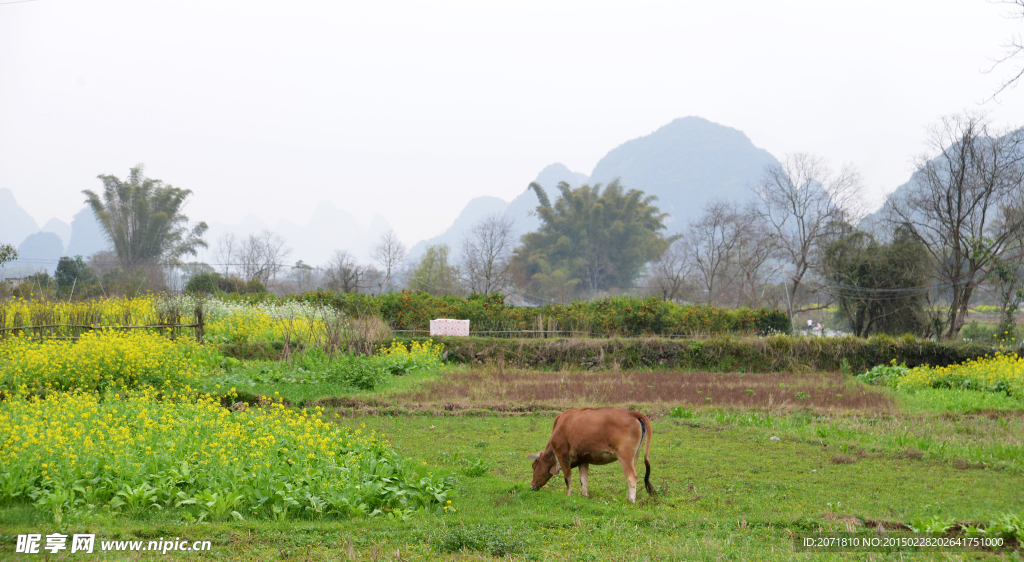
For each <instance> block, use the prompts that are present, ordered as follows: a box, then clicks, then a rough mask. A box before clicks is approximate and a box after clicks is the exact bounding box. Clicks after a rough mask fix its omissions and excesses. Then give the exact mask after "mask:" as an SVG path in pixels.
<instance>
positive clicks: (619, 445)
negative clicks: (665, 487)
mask: <svg viewBox="0 0 1024 562" xmlns="http://www.w3.org/2000/svg"><path fill="white" fill-rule="evenodd" d="M651 431H652V428H651V420H649V419H647V416H645V415H643V414H641V413H640V412H631V411H629V410H627V409H625V408H586V409H584V410H566V411H564V412H562V413H561V414H558V417H556V418H555V426H554V428H552V430H551V439H550V440H548V444H547V446H546V447H544V450H543V451H541V452H539V453H537V454H535V455H527V458H530V459H533V482H531V483H530V489H532V490H539V489H540V488H541V487H542V486H544V484H547V483H548V480H551V477H552V476H554V475H555V474H558V472H559V471H562V472H563V473H564V474H563V475H564V477H565V495H567V496H568V495H570V494H571V493H572V489H571V488H572V484H571V482H572V469H573V468H576V467H577V466H578V467H580V484H581V485H582V486H583V497H587V473H588V472H589V470H590V465H592V464H608V463H610V462H613V461H614V460H615V459H619V464H621V465H622V472H624V473H625V474H626V483H627V485H628V486H629V490H628V493H627V496H626V497H627V498H628V499H629V501H631V502H635V501H636V482H637V474H636V461H637V459H638V458H639V457H640V447H641V446H642V445H643V443H644V436H645V435H646V436H647V448H646V449H645V450H644V465H646V467H647V473H646V474H644V486H645V487H646V488H647V493H648V494H650V495H652V496H653V495H654V487H653V486H651V462H650V461H649V460H647V455H648V453H650V451H651Z"/></svg>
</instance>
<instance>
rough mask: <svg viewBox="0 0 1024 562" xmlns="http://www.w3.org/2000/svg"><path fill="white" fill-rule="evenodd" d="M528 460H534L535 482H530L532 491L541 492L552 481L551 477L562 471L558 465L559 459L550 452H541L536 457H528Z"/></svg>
mask: <svg viewBox="0 0 1024 562" xmlns="http://www.w3.org/2000/svg"><path fill="white" fill-rule="evenodd" d="M526 458H528V459H533V482H530V489H531V490H533V491H535V492H536V491H537V490H540V489H541V488H542V487H543V486H544V484H547V483H548V480H551V477H552V476H554V475H556V474H558V471H560V470H562V466H561V465H560V464H558V457H556V456H555V453H554V452H553V451H550V450H545V451H541V452H539V453H537V454H534V455H526Z"/></svg>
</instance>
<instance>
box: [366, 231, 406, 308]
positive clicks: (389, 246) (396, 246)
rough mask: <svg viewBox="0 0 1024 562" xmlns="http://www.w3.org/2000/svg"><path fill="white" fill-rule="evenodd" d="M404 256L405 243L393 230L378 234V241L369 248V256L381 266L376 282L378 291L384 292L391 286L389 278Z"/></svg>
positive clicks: (390, 278)
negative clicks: (379, 275) (378, 279)
mask: <svg viewBox="0 0 1024 562" xmlns="http://www.w3.org/2000/svg"><path fill="white" fill-rule="evenodd" d="M405 256H406V249H405V244H402V242H401V241H400V240H399V239H398V235H397V234H395V231H394V230H389V231H387V232H385V233H384V234H382V235H381V236H380V241H379V242H377V245H376V246H374V247H373V248H372V249H371V250H370V257H371V258H373V261H375V262H376V263H377V265H379V266H380V267H381V277H380V281H379V282H378V283H377V287H378V291H379V292H381V293H384V292H387V291H388V290H389V289H390V288H391V280H392V278H393V277H394V275H395V272H396V270H397V269H398V267H399V266H401V265H402V262H404V261H405Z"/></svg>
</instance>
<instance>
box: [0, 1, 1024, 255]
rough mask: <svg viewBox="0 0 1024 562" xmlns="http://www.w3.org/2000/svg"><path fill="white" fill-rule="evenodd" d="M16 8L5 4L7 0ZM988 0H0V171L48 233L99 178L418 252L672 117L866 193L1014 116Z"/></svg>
mask: <svg viewBox="0 0 1024 562" xmlns="http://www.w3.org/2000/svg"><path fill="white" fill-rule="evenodd" d="M9 1H10V0H0V3H2V2H9ZM1006 13H1008V7H1006V6H1005V5H1000V4H994V3H990V2H987V1H985V0H961V1H958V2H942V1H935V0H930V1H909V0H900V1H899V2H893V1H892V0H886V1H861V2H824V1H820V0H818V1H808V2H766V1H763V0H759V1H731V2H711V1H705V2H680V1H673V2H639V1H629V2H618V3H600V2H593V1H589V2H557V1H550V0H549V1H544V2H523V1H515V2H503V3H499V2H480V1H466V2H448V1H430V2H424V1H415V2H396V1H374V2H313V1H304V0H279V1H254V0H244V1H242V0H238V1H233V0H164V1H159V0H151V1H143V0H34V1H30V2H23V3H14V4H0V187H7V188H9V189H11V190H12V191H13V192H14V194H15V197H16V198H17V199H18V201H19V203H20V204H21V205H22V206H23V207H25V208H26V209H27V210H28V211H29V213H31V214H32V215H33V216H34V217H35V218H36V220H37V221H38V222H39V223H40V225H41V224H42V223H43V222H45V221H46V220H47V219H49V218H50V217H53V216H56V217H58V218H60V219H62V220H65V221H70V219H71V216H72V215H73V214H74V213H75V212H76V211H78V210H79V209H80V208H81V207H82V202H83V196H82V195H81V190H83V189H99V188H100V183H99V181H98V180H97V179H96V175H97V174H100V173H107V174H115V175H118V176H124V175H126V173H127V170H128V168H129V167H130V166H132V165H134V164H136V163H139V162H143V163H145V164H146V165H147V170H148V175H149V176H151V177H155V178H159V179H162V180H164V181H166V182H168V183H170V184H172V185H175V186H177V187H184V188H189V189H192V190H193V191H194V192H195V195H194V196H193V198H192V200H191V203H190V204H189V206H188V208H187V212H188V214H189V215H190V217H192V218H193V219H195V220H206V221H208V222H213V221H217V222H237V221H239V220H240V219H241V218H242V217H243V216H244V215H245V214H247V213H250V212H251V213H254V214H255V215H257V216H259V217H260V218H262V219H263V220H265V221H267V222H268V223H271V224H274V223H276V222H277V221H278V220H280V219H288V220H290V221H293V222H295V223H298V224H305V223H306V222H307V221H308V220H309V217H310V215H311V214H312V212H313V208H314V207H315V206H316V204H317V203H318V202H320V201H322V200H329V201H332V202H333V203H334V204H335V205H337V206H339V207H341V208H344V209H346V210H349V211H350V212H352V213H353V214H354V215H355V216H357V217H360V218H361V219H362V220H363V221H364V222H365V223H368V222H369V217H370V216H371V215H372V214H373V213H380V214H382V215H383V216H385V217H386V218H387V219H388V220H389V221H390V222H391V223H392V224H393V225H394V226H395V228H396V230H397V231H398V233H399V235H400V236H401V237H402V238H403V239H405V240H406V242H408V243H410V244H411V243H413V242H415V241H417V240H419V239H421V238H425V237H428V236H432V235H435V234H437V233H439V232H440V231H442V230H443V229H444V228H446V227H447V226H448V225H449V224H450V223H451V221H452V219H454V217H455V215H456V214H457V213H458V211H460V210H461V209H462V207H463V206H464V205H465V203H466V202H467V201H468V200H469V199H471V198H473V197H475V196H479V195H494V196H497V197H502V198H504V199H506V200H508V199H511V198H512V197H514V196H516V195H518V194H519V193H521V192H522V191H523V190H524V189H525V187H526V185H527V183H528V182H529V181H531V180H532V179H533V178H534V177H535V176H536V174H537V173H538V172H539V171H540V170H541V169H542V168H543V167H544V166H546V165H547V164H551V163H553V162H563V163H564V164H566V165H568V166H569V167H570V168H571V169H573V170H576V171H580V172H583V173H586V174H589V173H590V172H591V170H592V169H593V167H594V165H595V164H596V163H597V161H598V160H599V159H600V158H601V157H602V156H604V154H605V153H606V152H608V151H609V150H610V149H612V148H614V147H616V146H618V145H619V144H621V143H623V142H625V141H627V140H629V139H632V138H636V137H638V136H642V135H646V134H648V133H650V132H652V131H654V130H655V129H657V128H658V127H660V126H662V125H664V124H666V123H668V122H669V121H671V120H672V119H674V118H676V117H683V116H687V115H698V116H701V117H705V118H707V119H710V120H712V121H715V122H718V123H721V124H724V125H728V126H731V127H735V128H737V129H740V130H742V131H744V132H745V133H746V134H747V135H748V136H749V137H750V138H751V140H752V141H753V142H754V144H756V145H757V146H759V147H762V148H765V149H767V150H768V151H770V152H771V153H773V154H776V155H781V154H783V153H785V152H791V151H811V152H817V153H820V154H822V155H824V156H826V157H827V158H829V159H830V160H831V161H832V162H833V163H835V164H836V165H839V164H841V163H845V162H849V163H853V164H856V165H857V166H859V167H860V169H861V171H862V173H863V175H864V177H865V179H866V181H867V184H868V192H869V193H868V195H869V198H870V201H871V203H873V204H875V205H877V204H880V202H881V199H882V196H883V195H882V194H883V192H885V191H891V190H892V189H893V188H895V187H896V186H897V185H899V184H901V183H903V182H904V181H906V179H907V177H908V176H909V172H910V170H911V164H910V162H911V159H912V158H913V157H914V156H915V155H917V154H920V153H921V152H922V151H923V150H924V149H925V144H924V140H925V128H926V126H928V125H929V124H931V123H934V122H935V121H936V120H937V119H938V118H939V117H940V116H941V115H943V114H947V113H952V112H956V111H959V110H963V109H982V110H988V111H990V113H991V118H992V120H993V121H994V122H995V123H996V124H997V125H1001V126H1020V125H1024V99H1022V94H1024V88H1020V89H1017V90H1013V91H1008V92H1006V93H1004V94H1003V95H1001V96H1000V97H999V99H998V102H988V103H982V102H985V100H986V99H987V98H988V97H989V96H990V95H991V94H992V92H993V91H994V89H995V88H996V87H997V86H998V84H999V82H1000V80H1002V79H1003V78H1005V77H1006V75H1007V74H1008V73H1009V72H1010V71H1011V70H1012V68H1010V67H1006V68H999V69H997V70H996V71H995V72H994V73H993V74H984V73H983V72H982V71H983V70H985V69H987V68H989V67H990V66H991V62H990V60H991V59H992V58H995V57H998V56H999V55H1000V53H1001V52H1002V50H1001V47H1000V45H1001V44H1002V43H1004V42H1005V41H1006V40H1007V39H1008V38H1009V37H1010V36H1011V34H1013V33H1015V32H1016V31H1017V30H1018V29H1019V28H1020V27H1021V25H1020V22H1018V21H1016V20H1011V19H1007V18H1005V17H1004V15H1005V14H1006Z"/></svg>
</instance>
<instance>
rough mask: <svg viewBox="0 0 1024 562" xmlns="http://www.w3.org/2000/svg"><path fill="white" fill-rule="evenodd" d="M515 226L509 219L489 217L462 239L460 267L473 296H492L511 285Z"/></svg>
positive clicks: (496, 215)
mask: <svg viewBox="0 0 1024 562" xmlns="http://www.w3.org/2000/svg"><path fill="white" fill-rule="evenodd" d="M514 225H515V221H514V220H513V219H512V218H511V217H508V216H506V215H499V214H493V215H488V216H487V217H484V218H483V219H481V220H480V221H478V222H477V223H476V224H474V225H473V227H472V228H470V230H469V233H468V234H467V235H466V236H465V238H463V240H462V256H461V260H460V263H459V266H460V270H461V272H462V276H463V282H464V283H465V285H466V288H467V289H469V291H470V292H473V293H480V294H488V293H493V292H496V291H502V290H504V289H505V288H506V287H508V286H509V283H511V270H510V266H511V263H512V246H513V244H514V243H515V239H514V237H513V227H514Z"/></svg>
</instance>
